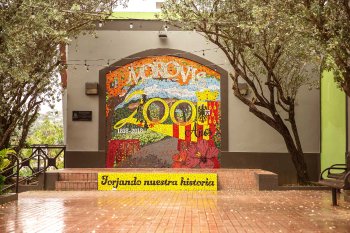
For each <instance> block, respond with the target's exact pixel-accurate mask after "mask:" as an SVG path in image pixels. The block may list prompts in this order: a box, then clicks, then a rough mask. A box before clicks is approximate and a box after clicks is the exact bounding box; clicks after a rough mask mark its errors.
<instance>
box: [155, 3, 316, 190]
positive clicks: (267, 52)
mask: <svg viewBox="0 0 350 233" xmlns="http://www.w3.org/2000/svg"><path fill="white" fill-rule="evenodd" d="M300 7H301V6H299V5H295V4H294V1H292V0H286V1H280V0H271V1H265V0H230V1H222V0H168V1H166V2H165V3H164V5H163V8H162V14H161V17H162V18H163V19H164V20H166V21H168V22H170V23H173V24H175V25H177V26H180V27H182V28H185V29H188V30H193V29H196V30H198V31H199V32H200V33H201V34H202V35H203V36H205V37H206V38H207V39H208V40H209V41H211V42H212V43H214V44H216V45H217V46H218V47H219V48H220V49H221V50H222V51H223V52H224V54H225V55H226V57H227V60H228V61H229V63H230V65H231V66H232V68H233V72H232V73H231V74H230V77H231V79H232V81H233V86H232V89H233V93H234V95H235V96H236V97H237V98H238V99H239V100H240V101H241V102H242V103H244V104H245V105H247V106H248V107H249V111H250V112H251V113H253V114H254V115H255V116H256V117H258V118H259V119H261V120H263V121H264V122H266V123H267V124H268V125H270V126H271V127H272V128H273V129H275V130H276V131H277V132H278V133H279V134H280V135H281V136H282V138H283V139H284V142H285V144H286V147H287V149H288V152H289V153H290V155H291V159H292V161H293V164H294V166H295V169H296V173H297V180H298V182H299V183H301V184H305V183H308V182H309V176H308V171H307V166H306V163H305V160H304V153H303V149H302V145H301V141H300V137H299V133H298V128H297V123H296V119H295V104H296V100H297V94H298V91H299V89H300V87H302V86H303V85H311V84H312V82H313V80H312V75H311V74H315V73H314V72H315V70H316V73H317V71H318V66H317V65H318V64H317V62H318V61H317V60H314V58H315V52H314V50H315V48H314V45H313V43H312V42H313V41H312V40H310V38H308V37H307V34H306V33H305V32H306V31H307V30H308V28H307V25H306V24H305V23H304V22H303V20H302V17H300V15H299V13H298V12H299V11H300ZM295 25H297V26H295ZM313 61H314V62H315V65H314V66H312V63H313ZM313 68H315V69H313ZM317 78H318V77H317ZM240 82H244V83H246V84H247V85H248V86H249V89H250V92H251V93H250V94H249V95H244V94H243V93H241V92H240V89H239V84H240Z"/></svg>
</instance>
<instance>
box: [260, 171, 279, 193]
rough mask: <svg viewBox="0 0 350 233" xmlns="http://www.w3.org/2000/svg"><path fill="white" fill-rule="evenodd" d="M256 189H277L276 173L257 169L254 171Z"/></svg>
mask: <svg viewBox="0 0 350 233" xmlns="http://www.w3.org/2000/svg"><path fill="white" fill-rule="evenodd" d="M255 179H256V184H257V188H258V190H278V175H277V174H276V173H273V172H269V171H264V170H259V171H256V172H255Z"/></svg>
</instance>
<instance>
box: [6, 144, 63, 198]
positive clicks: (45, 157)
mask: <svg viewBox="0 0 350 233" xmlns="http://www.w3.org/2000/svg"><path fill="white" fill-rule="evenodd" d="M24 149H32V152H31V155H30V156H29V157H27V158H23V157H22V156H21V154H20V153H19V154H17V155H15V154H9V155H8V157H10V156H13V162H14V163H13V165H11V166H10V167H7V168H6V169H4V170H3V171H2V172H1V173H0V174H4V173H5V174H6V173H8V172H9V171H12V173H11V174H9V175H7V176H5V179H9V178H11V177H15V176H16V182H14V183H12V184H9V185H6V186H5V187H4V188H3V189H2V190H1V192H3V191H6V190H9V189H12V188H13V187H14V186H16V187H15V191H16V193H18V187H19V184H20V183H22V182H25V181H28V180H31V179H33V178H35V177H37V175H39V174H42V173H43V174H44V177H43V179H44V180H43V181H44V184H43V186H44V189H45V179H46V177H45V172H46V171H47V169H48V168H49V167H54V168H56V169H58V167H57V158H58V157H59V156H61V155H62V154H63V160H65V158H64V155H65V151H66V146H65V145H47V144H38V145H36V144H35V145H31V146H28V147H26V148H24ZM55 149H59V150H58V151H56V152H55V154H54V155H53V156H51V155H52V154H50V150H55ZM33 159H36V160H37V167H36V168H35V167H32V164H33V163H31V162H30V161H31V160H33ZM42 162H43V163H44V164H43V165H44V166H43V167H42V166H41V163H42ZM26 167H28V169H30V171H31V175H29V176H26V177H23V178H21V177H20V176H19V172H20V171H21V169H24V168H26ZM13 169H16V171H15V172H13Z"/></svg>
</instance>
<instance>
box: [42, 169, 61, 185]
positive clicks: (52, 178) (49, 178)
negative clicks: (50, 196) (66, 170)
mask: <svg viewBox="0 0 350 233" xmlns="http://www.w3.org/2000/svg"><path fill="white" fill-rule="evenodd" d="M45 176H46V177H45V190H56V188H55V184H56V181H58V178H59V174H58V171H57V170H55V171H48V172H46V173H45Z"/></svg>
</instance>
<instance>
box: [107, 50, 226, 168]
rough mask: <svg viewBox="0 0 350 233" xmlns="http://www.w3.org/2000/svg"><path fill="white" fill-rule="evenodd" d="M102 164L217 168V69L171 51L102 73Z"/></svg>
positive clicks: (218, 127) (218, 99) (218, 143)
mask: <svg viewBox="0 0 350 233" xmlns="http://www.w3.org/2000/svg"><path fill="white" fill-rule="evenodd" d="M106 118H107V121H106V122H107V131H106V132H107V141H108V151H107V164H106V167H173V168H219V167H220V162H219V149H220V142H221V133H220V75H219V73H217V72H216V71H214V70H212V69H210V68H209V67H206V66H203V65H201V64H198V63H196V62H194V61H191V60H188V59H184V58H178V57H174V56H157V57H148V58H144V59H140V60H137V61H134V62H132V63H129V64H127V65H125V66H122V67H119V68H117V69H116V70H114V71H112V72H110V73H108V74H107V75H106Z"/></svg>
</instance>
